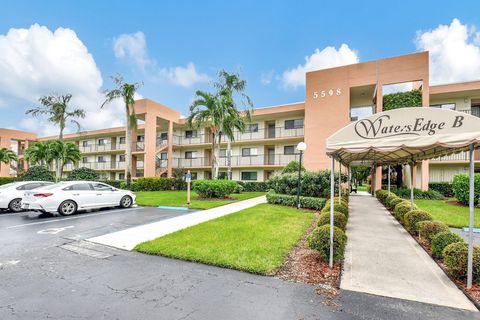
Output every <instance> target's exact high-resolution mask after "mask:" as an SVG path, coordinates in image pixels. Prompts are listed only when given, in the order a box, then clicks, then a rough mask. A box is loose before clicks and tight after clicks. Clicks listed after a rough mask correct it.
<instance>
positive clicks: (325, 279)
mask: <svg viewBox="0 0 480 320" xmlns="http://www.w3.org/2000/svg"><path fill="white" fill-rule="evenodd" d="M317 218H318V213H317ZM316 226H317V219H314V221H313V223H312V225H311V226H310V227H309V229H308V230H307V232H306V233H305V235H304V236H303V238H302V240H300V242H299V243H298V244H297V246H296V247H295V248H294V249H293V250H292V251H291V252H290V254H289V255H288V257H287V259H286V261H285V264H284V265H283V266H282V267H281V268H280V269H279V270H278V271H277V272H276V273H275V274H274V276H276V277H278V278H280V279H283V280H287V281H294V282H302V283H307V284H313V285H321V288H317V289H315V291H316V292H317V291H318V292H317V293H319V294H320V293H322V294H325V295H326V296H327V298H328V299H333V298H335V297H336V296H337V294H338V292H337V289H338V287H339V285H340V275H341V271H342V264H341V263H336V264H334V266H333V268H332V269H330V268H329V267H328V262H327V263H325V262H323V261H322V260H321V259H320V253H319V252H318V251H316V250H312V249H310V248H308V243H307V238H308V236H309V235H310V234H311V233H312V231H313V229H315V227H316Z"/></svg>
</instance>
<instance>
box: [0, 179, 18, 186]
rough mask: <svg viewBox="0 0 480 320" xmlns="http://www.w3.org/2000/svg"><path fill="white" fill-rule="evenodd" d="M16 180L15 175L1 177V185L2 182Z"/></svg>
mask: <svg viewBox="0 0 480 320" xmlns="http://www.w3.org/2000/svg"><path fill="white" fill-rule="evenodd" d="M14 181H15V178H14V177H0V186H1V185H2V184H7V183H12V182H14Z"/></svg>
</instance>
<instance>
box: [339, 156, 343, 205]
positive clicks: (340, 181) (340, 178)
mask: <svg viewBox="0 0 480 320" xmlns="http://www.w3.org/2000/svg"><path fill="white" fill-rule="evenodd" d="M338 164H339V167H338V204H340V201H341V198H342V163H341V162H339V163H338Z"/></svg>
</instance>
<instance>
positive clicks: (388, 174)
mask: <svg viewBox="0 0 480 320" xmlns="http://www.w3.org/2000/svg"><path fill="white" fill-rule="evenodd" d="M390 174H391V173H390V165H388V173H387V176H388V179H387V180H388V195H390Z"/></svg>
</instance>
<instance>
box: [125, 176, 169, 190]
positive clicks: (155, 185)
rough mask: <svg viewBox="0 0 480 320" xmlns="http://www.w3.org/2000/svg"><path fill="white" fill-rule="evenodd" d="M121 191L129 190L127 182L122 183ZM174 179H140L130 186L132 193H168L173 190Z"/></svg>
mask: <svg viewBox="0 0 480 320" xmlns="http://www.w3.org/2000/svg"><path fill="white" fill-rule="evenodd" d="M120 187H121V189H126V188H127V182H126V181H122V182H121V183H120ZM172 188H173V179H171V178H138V179H137V180H135V181H133V182H132V183H131V185H130V189H131V190H132V191H167V190H172Z"/></svg>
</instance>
